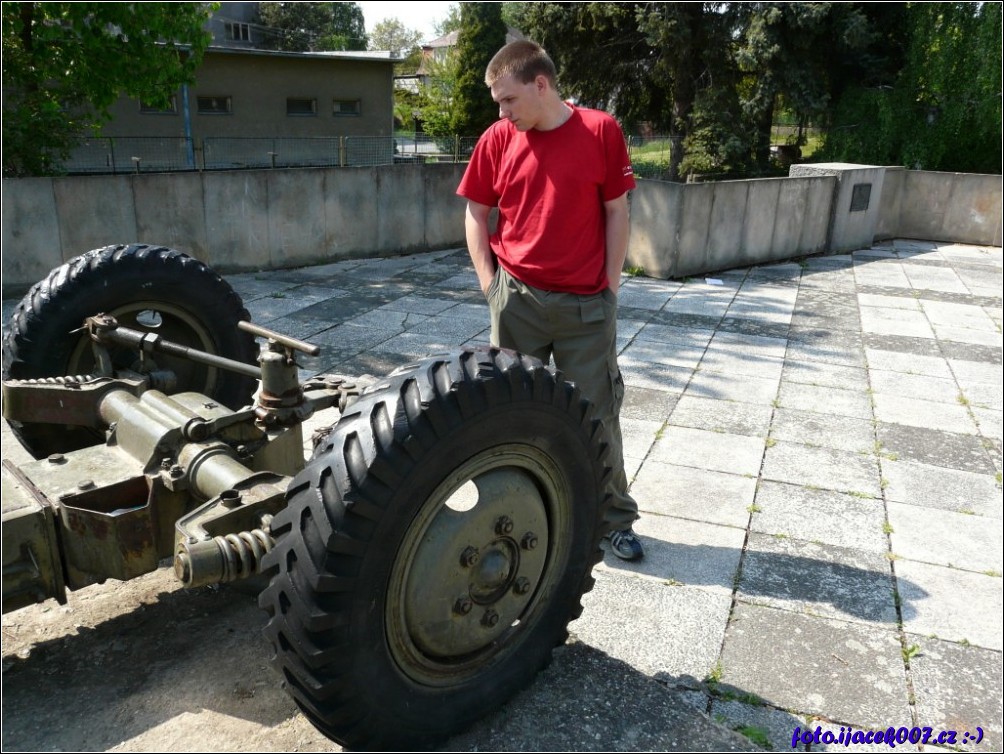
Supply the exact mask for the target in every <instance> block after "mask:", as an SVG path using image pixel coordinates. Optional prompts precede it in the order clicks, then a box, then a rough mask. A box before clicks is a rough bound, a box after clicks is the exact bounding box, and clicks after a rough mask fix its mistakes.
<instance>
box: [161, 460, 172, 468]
mask: <svg viewBox="0 0 1004 754" xmlns="http://www.w3.org/2000/svg"><path fill="white" fill-rule="evenodd" d="M160 468H162V469H163V470H164V471H167V470H168V469H170V468H171V459H170V458H161V459H160Z"/></svg>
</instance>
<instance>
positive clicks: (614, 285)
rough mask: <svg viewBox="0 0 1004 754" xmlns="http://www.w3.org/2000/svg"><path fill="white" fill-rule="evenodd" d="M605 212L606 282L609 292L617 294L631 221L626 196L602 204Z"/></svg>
mask: <svg viewBox="0 0 1004 754" xmlns="http://www.w3.org/2000/svg"><path fill="white" fill-rule="evenodd" d="M603 206H604V210H605V212H606V244H607V260H606V262H607V266H606V269H607V280H608V281H609V283H610V290H611V291H613V292H614V293H617V291H618V289H619V288H620V284H621V271H622V270H623V269H624V260H625V259H626V258H627V247H628V236H629V235H630V231H631V219H630V215H629V213H628V202H627V194H624V195H623V196H621V197H620V198H618V199H614V200H613V201H609V202H604V205H603Z"/></svg>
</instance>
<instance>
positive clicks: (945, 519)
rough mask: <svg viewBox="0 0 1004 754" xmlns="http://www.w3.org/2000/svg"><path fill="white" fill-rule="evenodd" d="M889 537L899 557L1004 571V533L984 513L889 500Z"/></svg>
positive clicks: (983, 571) (968, 567) (961, 566)
mask: <svg viewBox="0 0 1004 754" xmlns="http://www.w3.org/2000/svg"><path fill="white" fill-rule="evenodd" d="M887 508H888V515H889V528H890V534H889V538H890V541H891V543H892V553H893V555H895V556H896V558H897V559H899V558H905V559H907V560H918V561H921V562H924V563H931V564H934V565H941V566H950V567H954V568H961V569H964V570H967V571H977V572H982V573H998V574H1000V573H1004V555H1002V552H1001V551H1002V547H1004V533H1002V530H1001V529H999V528H997V527H998V525H999V524H998V522H997V521H996V520H994V519H986V518H984V517H982V516H973V515H966V514H964V513H956V512H954V511H945V510H939V509H937V508H925V507H923V506H917V505H904V504H903V503H892V502H890V503H887Z"/></svg>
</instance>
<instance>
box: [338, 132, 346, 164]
mask: <svg viewBox="0 0 1004 754" xmlns="http://www.w3.org/2000/svg"><path fill="white" fill-rule="evenodd" d="M338 167H340V168H344V167H345V137H344V136H339V137H338Z"/></svg>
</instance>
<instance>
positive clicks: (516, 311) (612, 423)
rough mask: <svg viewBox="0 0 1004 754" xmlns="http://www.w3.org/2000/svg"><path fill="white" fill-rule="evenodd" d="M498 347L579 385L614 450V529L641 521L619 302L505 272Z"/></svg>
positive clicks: (493, 293)
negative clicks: (631, 482) (628, 467)
mask: <svg viewBox="0 0 1004 754" xmlns="http://www.w3.org/2000/svg"><path fill="white" fill-rule="evenodd" d="M489 304H490V307H491V312H492V344H493V345H496V346H500V347H503V348H513V349H515V350H518V351H522V352H523V353H526V354H529V355H532V356H535V357H536V358H539V359H541V361H544V362H545V363H547V360H548V358H549V357H550V356H551V354H552V353H553V355H554V363H555V366H556V367H557V368H558V369H559V370H561V371H562V372H563V373H564V375H565V377H567V378H568V379H569V380H571V381H572V382H574V383H575V384H576V385H578V387H579V389H580V390H581V391H582V394H583V395H584V396H585V397H587V398H588V399H589V400H590V401H591V402H592V403H593V408H594V411H595V415H596V417H597V418H598V419H600V420H601V421H602V422H603V426H604V429H605V433H606V440H607V443H608V444H609V446H610V454H609V458H608V463H609V464H610V467H611V479H610V484H609V486H608V492H609V494H610V495H611V496H612V498H613V504H612V506H611V509H610V514H609V518H610V521H611V523H612V528H613V529H614V530H618V529H627V528H629V527H630V526H631V524H632V523H633V522H634V521H635V520H636V519H637V518H638V504H637V503H636V502H635V500H634V498H632V497H631V495H630V494H628V491H627V475H626V473H625V471H624V456H623V441H622V439H621V428H620V408H621V403H622V402H623V400H624V382H623V380H622V378H621V374H620V369H619V368H618V366H617V301H616V297H615V296H614V294H612V293H611V292H610V291H603V292H602V293H598V294H596V295H593V296H578V295H575V294H570V293H556V292H551V291H542V290H540V289H537V288H533V287H531V286H527V285H525V284H523V283H521V282H520V281H518V280H516V279H515V278H513V277H512V276H510V275H509V274H508V273H506V272H505V271H504V270H501V268H500V271H499V273H498V275H497V283H496V284H494V285H493V286H492V288H490V289H489Z"/></svg>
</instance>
